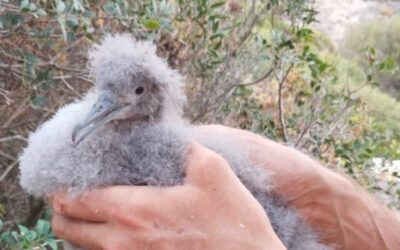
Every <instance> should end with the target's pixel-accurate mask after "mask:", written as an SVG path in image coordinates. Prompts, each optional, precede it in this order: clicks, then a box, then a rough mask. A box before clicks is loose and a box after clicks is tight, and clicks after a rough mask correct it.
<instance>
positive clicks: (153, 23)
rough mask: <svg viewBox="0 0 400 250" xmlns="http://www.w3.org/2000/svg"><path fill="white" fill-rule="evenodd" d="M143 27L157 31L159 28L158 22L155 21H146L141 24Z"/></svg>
mask: <svg viewBox="0 0 400 250" xmlns="http://www.w3.org/2000/svg"><path fill="white" fill-rule="evenodd" d="M143 26H144V27H145V28H146V29H149V30H157V29H159V28H160V22H159V21H158V20H156V19H148V20H145V21H144V22H143Z"/></svg>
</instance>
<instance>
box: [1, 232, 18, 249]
mask: <svg viewBox="0 0 400 250" xmlns="http://www.w3.org/2000/svg"><path fill="white" fill-rule="evenodd" d="M0 242H4V243H6V244H7V245H8V246H14V245H15V244H16V243H17V240H16V239H15V238H14V237H13V236H12V235H11V232H4V233H2V234H1V236H0Z"/></svg>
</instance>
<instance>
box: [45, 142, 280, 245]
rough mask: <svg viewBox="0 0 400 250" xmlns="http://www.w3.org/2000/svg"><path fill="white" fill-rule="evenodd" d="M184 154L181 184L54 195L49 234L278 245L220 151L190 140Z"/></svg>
mask: <svg viewBox="0 0 400 250" xmlns="http://www.w3.org/2000/svg"><path fill="white" fill-rule="evenodd" d="M188 159H189V162H188V166H187V169H186V177H185V183H184V184H183V185H181V186H174V187H166V188H160V187H132V186H116V187H110V188H106V189H98V190H94V191H90V192H87V193H85V194H83V195H82V196H80V197H78V198H75V199H73V200H70V199H69V198H67V197H66V195H65V194H60V195H57V196H55V197H53V199H52V203H53V208H54V213H53V220H52V224H53V230H54V232H55V234H56V235H57V236H58V237H60V238H62V239H66V240H68V241H70V242H73V243H75V244H76V245H79V246H82V247H84V248H85V249H105V250H111V249H112V250H113V249H116V250H117V249H118V250H125V249H126V250H128V249H129V250H131V249H160V250H162V249H177V250H179V249H182V250H183V249H184V250H187V249H201V250H203V249H216V250H217V249H218V250H219V249H221V250H223V249H232V250H235V249H238V250H239V249H260V250H262V249H276V250H280V249H285V247H284V246H283V244H282V242H281V241H280V240H279V239H278V237H277V236H276V234H275V232H274V230H273V228H272V226H271V224H270V223H269V220H268V217H267V215H266V213H265V211H264V209H263V208H262V207H261V205H260V204H259V203H258V202H257V200H256V199H255V198H254V197H253V196H252V195H251V193H250V192H249V191H248V190H247V189H246V188H245V187H244V186H243V184H242V183H241V182H240V180H239V179H238V178H237V177H236V175H235V174H234V173H233V171H232V170H231V168H230V166H229V165H228V163H227V162H226V161H225V160H224V159H223V158H222V157H221V156H219V155H217V154H216V153H214V152H212V151H210V150H208V149H206V148H204V147H202V146H201V145H199V144H197V143H193V144H192V145H191V146H190V153H189V157H188Z"/></svg>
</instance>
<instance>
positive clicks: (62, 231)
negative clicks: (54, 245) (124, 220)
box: [52, 212, 108, 250]
mask: <svg viewBox="0 0 400 250" xmlns="http://www.w3.org/2000/svg"><path fill="white" fill-rule="evenodd" d="M52 228H53V232H54V234H55V235H56V236H57V237H58V238H60V239H63V240H66V241H68V242H71V243H73V244H76V245H78V246H80V247H83V248H84V249H93V250H102V249H104V248H103V245H104V241H103V239H104V236H106V235H107V233H108V232H107V227H106V224H105V223H93V222H88V221H81V220H75V219H71V218H68V217H65V216H63V215H61V214H59V213H57V212H54V213H53V218H52Z"/></svg>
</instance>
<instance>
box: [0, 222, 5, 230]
mask: <svg viewBox="0 0 400 250" xmlns="http://www.w3.org/2000/svg"><path fill="white" fill-rule="evenodd" d="M3 226H4V222H3V221H2V220H0V231H1V230H2V229H3Z"/></svg>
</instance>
